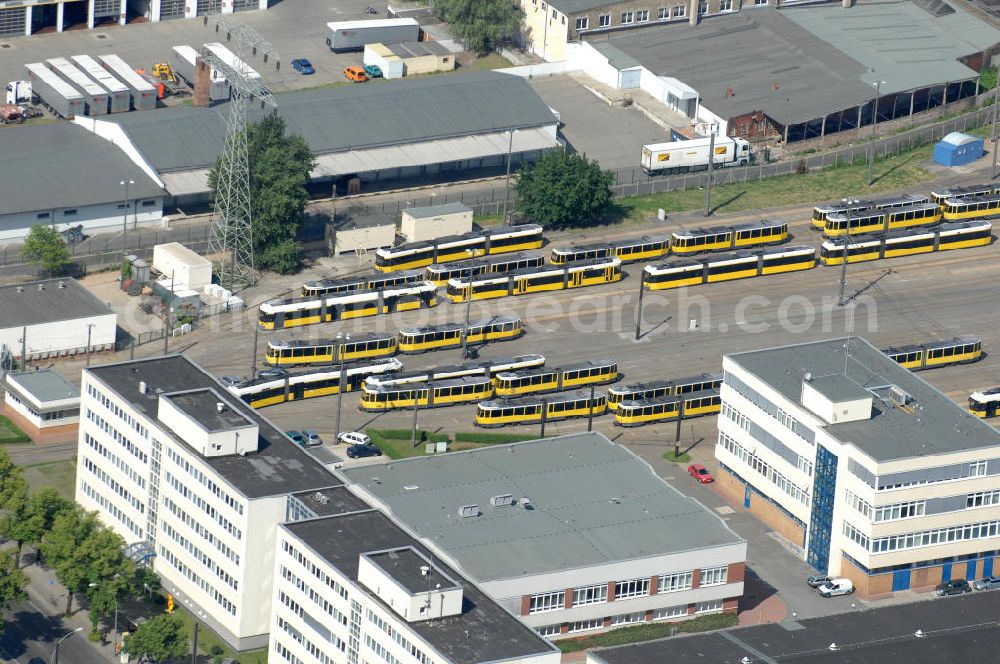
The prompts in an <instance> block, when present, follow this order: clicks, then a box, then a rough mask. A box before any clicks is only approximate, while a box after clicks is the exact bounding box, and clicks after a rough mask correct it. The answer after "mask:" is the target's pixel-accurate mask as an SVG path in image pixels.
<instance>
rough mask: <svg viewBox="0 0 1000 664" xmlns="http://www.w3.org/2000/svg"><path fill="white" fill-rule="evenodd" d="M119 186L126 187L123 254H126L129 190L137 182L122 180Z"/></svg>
mask: <svg viewBox="0 0 1000 664" xmlns="http://www.w3.org/2000/svg"><path fill="white" fill-rule="evenodd" d="M118 184H120V185H121V186H123V187H125V211H124V212H123V213H122V253H124V252H125V251H126V250H127V249H128V242H126V241H125V240H126V238H127V237H128V188H129V185H133V184H135V180H122V181H121V182H119V183H118Z"/></svg>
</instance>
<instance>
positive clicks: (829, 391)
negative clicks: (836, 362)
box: [807, 374, 871, 401]
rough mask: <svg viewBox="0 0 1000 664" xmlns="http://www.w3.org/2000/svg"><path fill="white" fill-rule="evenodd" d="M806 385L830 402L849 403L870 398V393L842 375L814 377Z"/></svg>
mask: <svg viewBox="0 0 1000 664" xmlns="http://www.w3.org/2000/svg"><path fill="white" fill-rule="evenodd" d="M807 385H810V386H811V387H812V388H813V389H814V390H816V391H817V392H819V393H820V394H822V395H823V396H825V397H826V398H827V399H829V400H830V401H849V400H851V399H864V398H865V397H870V396H871V392H869V391H868V390H866V389H865V388H863V387H861V386H860V385H858V384H857V383H855V382H854V381H853V380H851V379H850V378H848V377H847V376H845V375H843V374H833V375H832V376H819V377H814V378H811V379H810V380H809V382H808V383H807Z"/></svg>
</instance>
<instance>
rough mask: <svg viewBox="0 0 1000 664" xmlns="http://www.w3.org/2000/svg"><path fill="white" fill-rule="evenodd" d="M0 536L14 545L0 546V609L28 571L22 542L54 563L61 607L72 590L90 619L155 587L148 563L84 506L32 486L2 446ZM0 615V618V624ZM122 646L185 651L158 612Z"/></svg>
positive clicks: (179, 627) (161, 657) (173, 620)
mask: <svg viewBox="0 0 1000 664" xmlns="http://www.w3.org/2000/svg"><path fill="white" fill-rule="evenodd" d="M0 538H2V539H3V540H6V541H8V542H13V543H14V544H15V547H14V548H13V550H4V551H0V609H4V608H7V607H9V606H10V605H11V604H12V603H14V602H17V601H20V600H22V599H24V598H25V597H26V595H25V589H26V588H27V584H28V578H27V576H26V575H25V573H24V571H23V570H21V569H20V561H21V558H22V554H23V551H24V547H25V546H29V547H33V548H34V549H35V551H36V555H35V560H36V562H37V561H38V560H39V557H41V559H43V560H44V561H45V563H46V564H47V565H48V566H49V567H51V568H52V569H53V571H55V573H56V577H57V578H58V579H59V582H60V583H62V584H63V585H64V586H65V587H66V589H67V591H68V593H67V597H66V614H67V615H68V614H70V613H72V611H73V598H74V597H75V596H76V595H77V594H83V595H85V596H86V597H87V601H88V606H89V616H90V622H91V627H92V628H93V630H94V631H95V632H96V629H97V625H98V623H99V621H100V620H101V618H102V617H104V616H108V615H111V612H112V611H115V610H116V607H117V604H118V602H119V601H121V600H122V599H123V598H125V597H128V596H134V595H137V594H141V593H142V592H143V590H144V589H146V588H153V589H155V588H157V587H158V586H159V581H158V579H157V577H156V575H155V574H154V573H153V571H152V570H151V569H149V568H148V567H139V566H137V565H136V564H135V563H134V562H133V561H131V560H129V559H128V558H127V557H125V555H124V547H125V541H124V540H123V539H122V538H121V537H120V536H119V535H118V534H117V533H115V532H114V531H112V530H110V529H108V528H106V527H104V526H103V525H102V524H101V523H100V522H99V521H98V519H97V515H96V514H95V513H93V512H87V511H86V510H84V509H83V508H82V507H80V506H79V505H77V504H76V503H75V502H73V501H71V500H67V499H66V498H63V497H62V496H61V495H59V492H58V491H57V490H56V489H55V488H53V487H49V486H43V487H40V488H38V489H36V490H32V489H31V488H30V487H29V486H28V483H27V481H26V480H25V479H24V476H23V474H22V471H21V468H20V467H19V466H17V465H15V464H14V463H13V461H12V460H11V458H10V455H9V454H7V452H6V450H2V449H0ZM2 630H3V622H2V621H0V632H2ZM124 649H125V651H126V652H128V653H129V654H130V655H132V656H133V657H136V658H137V659H138V660H139V661H142V659H143V658H145V659H149V660H150V661H165V660H166V659H167V658H168V657H170V656H173V657H179V656H181V655H183V654H184V653H185V652H186V649H187V635H186V633H184V625H183V623H182V622H181V621H180V618H178V617H176V616H169V615H165V616H160V617H158V618H155V619H153V620H150V621H148V622H146V623H144V624H143V625H142V626H141V627H140V628H139V629H138V630H137V631H136V633H135V634H134V635H133V636H132V638H130V639H128V640H126V642H125V644H124Z"/></svg>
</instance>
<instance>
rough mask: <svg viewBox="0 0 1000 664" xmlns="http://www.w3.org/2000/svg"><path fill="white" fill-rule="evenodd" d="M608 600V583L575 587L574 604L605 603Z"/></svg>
mask: <svg viewBox="0 0 1000 664" xmlns="http://www.w3.org/2000/svg"><path fill="white" fill-rule="evenodd" d="M607 601H608V584H606V583H599V584H597V585H594V586H585V587H583V588H574V589H573V606H586V605H587V604H603V603H604V602H607Z"/></svg>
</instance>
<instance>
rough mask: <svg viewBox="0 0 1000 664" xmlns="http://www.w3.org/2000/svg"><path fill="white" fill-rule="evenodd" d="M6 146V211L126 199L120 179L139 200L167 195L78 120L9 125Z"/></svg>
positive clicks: (0, 168)
mask: <svg viewBox="0 0 1000 664" xmlns="http://www.w3.org/2000/svg"><path fill="white" fill-rule="evenodd" d="M128 115H142V114H141V113H130V114H128ZM0 145H2V146H3V149H2V150H0V172H2V173H3V177H0V214H13V213H15V212H34V211H39V210H51V209H52V208H53V207H54V206H58V207H59V208H73V207H83V206H87V205H98V204H102V203H109V202H114V201H120V200H122V199H123V198H124V196H125V190H124V188H123V187H122V186H121V185H120V184H118V183H119V182H121V181H122V180H128V179H131V180H134V181H135V184H133V185H130V186H129V197H130V198H132V199H133V200H134V199H137V198H149V197H155V196H162V195H163V194H164V191H163V190H162V189H160V187H159V186H158V185H157V184H156V183H155V182H154V181H153V180H151V179H150V178H149V176H148V175H146V174H145V173H144V172H143V171H141V170H140V169H139V168H138V167H137V166H136V165H135V164H133V163H132V161H131V160H130V159H129V158H128V157H127V156H126V155H125V154H124V153H123V152H122V151H121V150H119V149H118V148H117V147H115V146H114V145H113V144H111V143H110V142H108V141H106V140H104V139H103V138H100V137H99V136H95V135H94V134H92V133H90V132H89V131H87V130H86V129H84V128H82V127H80V126H78V125H75V124H71V123H68V122H67V123H58V124H46V125H25V126H9V127H3V128H0ZM54 193H58V196H55V195H54Z"/></svg>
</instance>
